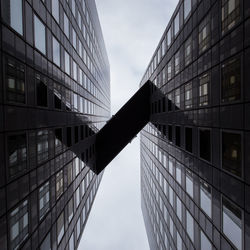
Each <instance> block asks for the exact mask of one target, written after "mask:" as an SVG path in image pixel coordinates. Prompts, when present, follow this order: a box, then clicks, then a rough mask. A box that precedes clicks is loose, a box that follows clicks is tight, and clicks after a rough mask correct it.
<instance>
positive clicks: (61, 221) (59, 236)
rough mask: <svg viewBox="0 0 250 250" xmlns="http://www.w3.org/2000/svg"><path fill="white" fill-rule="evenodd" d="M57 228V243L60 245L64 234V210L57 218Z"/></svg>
mask: <svg viewBox="0 0 250 250" xmlns="http://www.w3.org/2000/svg"><path fill="white" fill-rule="evenodd" d="M56 229H57V244H58V245H59V243H60V241H61V240H62V238H63V235H64V212H62V213H61V215H60V216H59V217H58V219H57V222H56Z"/></svg>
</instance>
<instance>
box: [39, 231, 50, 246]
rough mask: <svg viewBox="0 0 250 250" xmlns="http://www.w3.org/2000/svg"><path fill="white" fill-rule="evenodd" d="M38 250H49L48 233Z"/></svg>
mask: <svg viewBox="0 0 250 250" xmlns="http://www.w3.org/2000/svg"><path fill="white" fill-rule="evenodd" d="M40 250H51V244H50V233H48V235H47V236H46V238H45V239H44V240H43V243H42V245H41V246H40Z"/></svg>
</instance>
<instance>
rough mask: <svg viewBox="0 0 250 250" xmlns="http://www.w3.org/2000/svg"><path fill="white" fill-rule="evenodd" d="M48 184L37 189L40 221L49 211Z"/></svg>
mask: <svg viewBox="0 0 250 250" xmlns="http://www.w3.org/2000/svg"><path fill="white" fill-rule="evenodd" d="M49 200H50V197H49V182H46V183H45V184H44V185H43V186H42V187H40V188H39V217H40V219H42V218H43V216H44V215H45V214H46V213H47V212H48V210H49Z"/></svg>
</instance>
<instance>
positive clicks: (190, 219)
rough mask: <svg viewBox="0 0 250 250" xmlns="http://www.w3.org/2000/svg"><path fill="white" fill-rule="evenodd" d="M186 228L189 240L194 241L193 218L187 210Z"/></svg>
mask: <svg viewBox="0 0 250 250" xmlns="http://www.w3.org/2000/svg"><path fill="white" fill-rule="evenodd" d="M186 230H187V233H188V236H189V237H190V239H191V241H192V242H194V219H193V217H192V215H191V214H190V213H189V212H188V210H186ZM202 249H206V248H202Z"/></svg>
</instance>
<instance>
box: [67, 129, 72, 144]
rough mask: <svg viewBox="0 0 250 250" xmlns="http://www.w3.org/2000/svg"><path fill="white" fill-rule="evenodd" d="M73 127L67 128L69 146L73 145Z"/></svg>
mask: <svg viewBox="0 0 250 250" xmlns="http://www.w3.org/2000/svg"><path fill="white" fill-rule="evenodd" d="M71 137H72V136H71V127H68V128H67V147H71V146H72V138H71Z"/></svg>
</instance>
